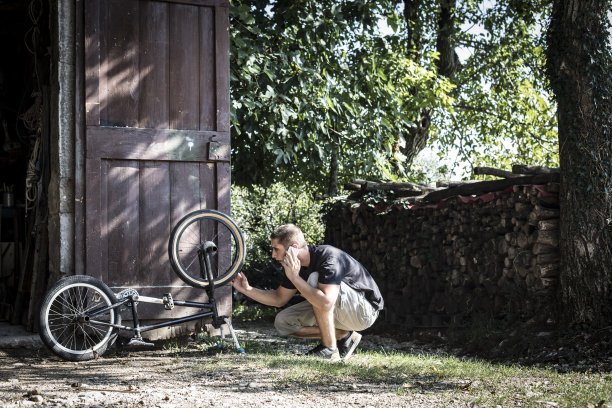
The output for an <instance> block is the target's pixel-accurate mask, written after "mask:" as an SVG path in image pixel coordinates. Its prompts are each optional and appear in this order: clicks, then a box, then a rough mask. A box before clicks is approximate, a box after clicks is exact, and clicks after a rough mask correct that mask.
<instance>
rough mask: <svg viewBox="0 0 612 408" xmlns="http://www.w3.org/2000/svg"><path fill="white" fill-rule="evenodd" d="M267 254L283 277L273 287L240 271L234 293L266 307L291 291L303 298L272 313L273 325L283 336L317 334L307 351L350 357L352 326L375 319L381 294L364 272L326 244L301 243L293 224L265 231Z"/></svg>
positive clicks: (355, 338)
mask: <svg viewBox="0 0 612 408" xmlns="http://www.w3.org/2000/svg"><path fill="white" fill-rule="evenodd" d="M270 244H271V246H272V257H273V258H274V259H276V260H277V261H280V263H281V264H282V265H283V268H284V270H285V276H284V277H283V281H282V282H281V284H280V286H279V287H278V288H277V289H275V290H261V289H257V288H253V287H252V286H250V285H249V282H248V280H247V278H246V277H245V276H244V274H243V273H239V274H238V275H237V276H236V278H235V279H234V280H233V281H232V286H233V287H234V289H236V290H237V291H238V292H240V293H242V294H244V295H245V296H248V297H249V298H251V299H253V300H255V301H257V302H259V303H263V304H265V305H268V306H274V307H282V306H284V305H286V304H287V302H289V300H291V298H292V297H293V295H294V294H295V293H296V291H299V292H300V294H301V295H302V296H303V297H304V298H305V299H306V300H305V301H303V302H301V303H298V304H296V305H293V306H290V307H287V308H286V309H284V310H282V311H281V312H279V313H278V315H277V316H276V320H275V322H274V326H275V327H276V329H277V330H278V332H279V333H280V334H281V335H283V336H293V337H299V338H320V339H321V344H319V345H318V346H317V347H315V348H313V349H312V350H310V351H309V352H308V353H307V354H309V355H315V356H320V357H322V358H325V359H329V360H330V361H337V360H340V358H343V359H346V358H349V357H350V356H351V354H352V353H353V351H354V350H355V348H356V347H357V344H359V341H360V340H361V334H359V333H358V331H361V330H365V329H367V328H368V327H370V326H371V325H372V324H374V322H375V321H376V318H377V317H378V313H379V311H380V310H382V308H383V305H384V303H383V299H382V295H381V294H380V290H379V289H378V286H377V285H376V283H375V282H374V279H373V278H372V276H371V275H370V273H369V272H368V271H367V270H366V268H364V267H363V265H361V264H360V263H359V262H357V261H356V260H355V259H354V258H352V257H351V256H350V255H349V254H347V253H346V252H344V251H342V250H340V249H338V248H335V247H333V246H331V245H317V246H315V245H307V244H306V241H305V239H304V234H303V233H302V231H301V230H300V229H299V228H298V227H297V226H295V225H293V224H286V225H282V226H280V227H278V228H277V229H276V230H275V231H274V232H272V234H271V235H270Z"/></svg>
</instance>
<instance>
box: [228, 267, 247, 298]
mask: <svg viewBox="0 0 612 408" xmlns="http://www.w3.org/2000/svg"><path fill="white" fill-rule="evenodd" d="M230 284H231V285H232V286H233V288H234V289H236V290H237V291H238V292H240V293H242V294H246V292H248V291H249V290H251V289H252V288H251V285H249V281H248V279H247V278H246V276H244V274H243V273H242V272H239V273H238V275H236V277H235V278H234V280H233V281H231V282H230Z"/></svg>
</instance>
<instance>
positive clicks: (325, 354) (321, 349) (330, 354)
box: [306, 344, 340, 361]
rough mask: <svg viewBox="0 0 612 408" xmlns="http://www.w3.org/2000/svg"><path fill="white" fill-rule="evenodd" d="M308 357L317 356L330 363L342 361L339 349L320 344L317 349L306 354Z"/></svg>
mask: <svg viewBox="0 0 612 408" xmlns="http://www.w3.org/2000/svg"><path fill="white" fill-rule="evenodd" d="M306 355H307V356H316V357H322V358H324V359H327V360H329V361H338V360H340V353H338V349H337V348H333V349H332V348H329V347H326V346H324V345H322V344H319V345H318V346H317V347H315V348H313V349H311V350H309V351H307V352H306Z"/></svg>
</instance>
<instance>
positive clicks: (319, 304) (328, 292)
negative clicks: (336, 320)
mask: <svg viewBox="0 0 612 408" xmlns="http://www.w3.org/2000/svg"><path fill="white" fill-rule="evenodd" d="M291 283H293V284H294V285H295V287H296V288H297V290H298V291H299V292H300V293H301V294H302V296H304V298H305V299H306V300H307V301H308V302H309V303H310V304H311V305H312V307H315V308H317V309H320V310H323V311H329V310H331V309H332V308H333V307H334V304H335V303H336V299H337V298H338V293H340V285H335V284H324V283H319V285H318V287H316V288H315V287H313V286H310V284H309V283H308V282H306V281H305V280H304V279H302V278H301V277H300V276H299V275H296V276H295V277H294V279H291Z"/></svg>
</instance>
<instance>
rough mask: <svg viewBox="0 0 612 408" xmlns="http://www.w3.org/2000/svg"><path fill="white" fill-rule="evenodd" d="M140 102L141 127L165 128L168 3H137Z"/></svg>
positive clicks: (139, 116) (167, 73) (167, 76)
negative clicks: (138, 7) (138, 12)
mask: <svg viewBox="0 0 612 408" xmlns="http://www.w3.org/2000/svg"><path fill="white" fill-rule="evenodd" d="M140 4H141V6H140V47H139V48H138V51H139V53H140V55H139V63H140V66H139V72H140V92H139V95H140V103H139V104H138V108H139V112H138V123H139V127H142V128H167V127H168V121H169V112H168V92H169V90H168V80H169V71H168V64H169V62H168V60H169V55H168V41H169V28H168V4H164V3H158V2H150V1H145V2H141V3H140Z"/></svg>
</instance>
